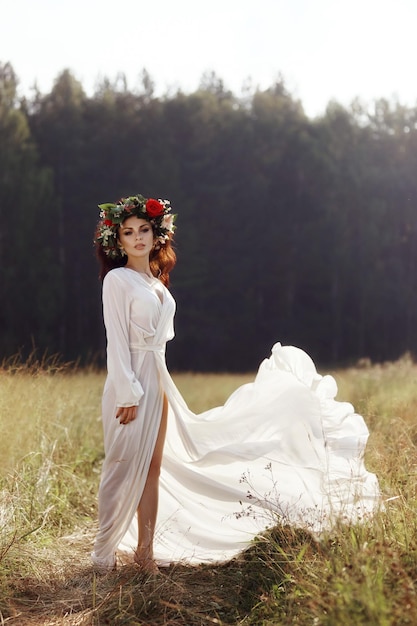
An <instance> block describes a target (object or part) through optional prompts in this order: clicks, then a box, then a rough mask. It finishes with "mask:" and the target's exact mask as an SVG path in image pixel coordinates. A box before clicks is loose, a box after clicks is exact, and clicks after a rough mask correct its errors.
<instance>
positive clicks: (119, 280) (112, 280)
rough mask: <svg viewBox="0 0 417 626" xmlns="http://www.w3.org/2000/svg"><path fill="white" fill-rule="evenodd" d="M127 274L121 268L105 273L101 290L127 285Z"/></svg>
mask: <svg viewBox="0 0 417 626" xmlns="http://www.w3.org/2000/svg"><path fill="white" fill-rule="evenodd" d="M127 282H128V281H127V272H126V271H125V269H124V268H123V267H115V268H114V269H112V270H110V271H109V272H107V274H106V275H105V277H104V280H103V288H108V287H113V286H114V287H116V286H117V287H122V286H123V285H127Z"/></svg>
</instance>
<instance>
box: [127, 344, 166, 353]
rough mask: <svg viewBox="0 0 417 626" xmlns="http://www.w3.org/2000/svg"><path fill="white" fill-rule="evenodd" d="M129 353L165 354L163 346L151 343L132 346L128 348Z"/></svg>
mask: <svg viewBox="0 0 417 626" xmlns="http://www.w3.org/2000/svg"><path fill="white" fill-rule="evenodd" d="M129 349H130V351H131V352H165V345H161V344H151V343H147V344H140V345H139V344H136V345H133V346H130V348H129Z"/></svg>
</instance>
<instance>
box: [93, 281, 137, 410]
mask: <svg viewBox="0 0 417 626" xmlns="http://www.w3.org/2000/svg"><path fill="white" fill-rule="evenodd" d="M130 302H131V300H130V297H129V293H128V291H127V289H126V286H125V285H124V284H123V281H122V280H121V279H120V277H119V276H118V275H117V274H116V273H115V272H109V273H108V274H107V275H106V277H105V279H104V281H103V317H104V324H105V327H106V335H107V372H108V375H109V378H110V379H111V381H112V382H113V385H114V388H115V390H116V404H117V406H118V407H133V406H137V405H138V404H139V401H140V399H141V397H142V396H143V393H144V392H143V389H142V386H141V384H140V382H139V381H138V380H137V378H136V376H135V373H134V371H133V369H132V362H131V355H130V349H129V325H130ZM122 413H124V412H122ZM119 414H120V412H119Z"/></svg>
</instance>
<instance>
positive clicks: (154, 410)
mask: <svg viewBox="0 0 417 626" xmlns="http://www.w3.org/2000/svg"><path fill="white" fill-rule="evenodd" d="M103 312H104V321H105V326H106V333H107V360H108V362H107V367H108V376H107V379H106V383H105V387H104V392H103V405H102V417H103V427H104V446H105V460H104V463H103V468H102V477H101V483H100V490H99V531H98V534H97V538H96V542H95V546H94V552H93V554H92V559H93V561H94V562H95V563H96V564H98V565H101V566H105V567H107V566H108V567H111V566H113V564H114V563H115V554H116V552H117V550H122V551H132V550H134V549H135V547H136V545H137V532H138V530H137V519H136V509H137V506H138V503H139V501H140V497H141V494H142V490H143V488H144V484H145V480H146V476H147V472H148V468H149V464H150V461H151V458H152V452H153V449H154V446H155V441H156V438H157V434H158V428H159V424H160V418H161V413H162V405H163V396H164V394H166V396H167V398H168V403H169V411H168V430H167V437H166V442H165V447H164V456H163V464H162V472H161V479H160V500H159V512H158V522H157V531H156V538H155V557H156V559H157V560H160V561H164V562H172V561H185V562H188V563H201V562H210V561H221V560H226V559H229V558H231V557H233V556H234V555H236V554H237V553H238V552H239V551H241V550H242V549H244V548H245V547H246V546H248V544H249V543H250V542H251V541H252V539H253V538H254V537H255V536H256V535H257V534H259V533H260V532H262V531H263V530H265V528H267V527H271V526H273V525H275V524H277V523H283V524H291V525H294V526H297V527H302V528H306V529H308V530H311V531H312V532H314V533H320V532H321V531H323V530H326V529H330V528H332V526H333V525H334V524H335V523H336V522H338V521H345V522H358V521H361V520H362V519H365V518H367V517H369V516H370V515H371V514H372V513H373V512H374V511H375V510H376V509H377V508H378V507H379V506H380V491H379V486H378V480H377V478H376V476H375V475H374V474H371V473H369V472H368V471H367V470H366V469H365V466H364V461H363V457H364V451H365V446H366V442H367V439H368V434H369V433H368V429H367V427H366V425H365V423H364V420H363V419H362V417H361V416H360V415H358V414H356V413H355V412H354V410H353V407H352V406H351V405H350V404H349V403H346V402H338V401H336V400H335V396H336V393H337V386H336V383H335V380H334V379H333V378H332V377H331V376H324V377H322V376H320V375H319V374H318V373H317V372H316V368H315V366H314V364H313V362H312V360H311V359H310V357H309V356H308V355H307V354H306V353H305V352H303V351H302V350H300V349H298V348H295V347H292V346H285V347H283V346H281V345H280V344H279V343H277V344H275V345H274V346H273V348H272V354H271V356H270V358H268V359H265V360H264V361H263V363H262V364H261V365H260V367H259V370H258V373H257V375H256V378H255V380H254V382H253V383H249V384H246V385H243V386H242V387H240V388H238V389H237V390H236V391H235V392H234V393H233V394H232V395H231V396H230V398H229V399H228V400H227V402H226V403H225V405H224V406H221V407H216V408H213V409H211V410H208V411H206V412H204V413H202V414H200V415H195V414H193V413H192V412H191V411H190V409H189V408H188V407H187V405H186V403H185V401H184V399H183V398H182V396H181V394H180V392H179V391H178V389H177V387H176V386H175V384H174V382H173V380H172V378H171V376H170V374H169V372H168V370H167V367H166V363H165V344H166V342H167V341H168V340H170V339H172V338H173V336H174V330H173V317H174V312H175V302H174V300H173V298H172V296H171V294H170V292H169V291H168V290H167V289H166V288H165V287H164V286H163V285H162V283H161V282H160V281H159V280H157V279H149V278H147V277H146V276H145V275H143V274H140V273H138V272H135V271H134V270H130V269H128V268H118V269H115V270H112V271H111V272H109V273H108V274H107V276H106V278H105V279H104V283H103ZM133 405H137V406H138V414H137V417H136V419H135V420H134V421H133V422H131V423H129V424H127V425H120V423H119V421H118V420H117V419H115V414H116V408H117V407H118V406H133Z"/></svg>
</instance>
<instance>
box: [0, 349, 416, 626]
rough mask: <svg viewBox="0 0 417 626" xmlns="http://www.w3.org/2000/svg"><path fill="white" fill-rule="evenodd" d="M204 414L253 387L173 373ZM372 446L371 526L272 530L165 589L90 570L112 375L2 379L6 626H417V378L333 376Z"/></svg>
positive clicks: (405, 370) (132, 576) (131, 575)
mask: <svg viewBox="0 0 417 626" xmlns="http://www.w3.org/2000/svg"><path fill="white" fill-rule="evenodd" d="M175 378H176V382H177V384H178V386H179V388H180V389H181V390H182V392H183V393H184V395H185V397H186V399H187V400H188V401H189V403H190V406H191V407H192V408H193V409H194V410H195V411H197V412H199V411H201V410H204V409H205V408H208V406H213V405H217V404H221V403H223V401H224V399H225V398H226V397H227V396H228V395H229V393H230V392H231V391H233V390H234V389H235V388H236V386H237V385H238V384H241V383H244V382H247V380H249V379H250V377H247V376H245V377H239V376H233V375H230V376H229V375H224V376H218V375H211V376H206V375H195V374H182V375H177V376H176V377H175ZM336 378H337V380H338V383H339V387H340V394H339V396H340V397H341V398H342V399H349V400H351V401H353V403H354V404H355V406H356V408H357V409H358V411H359V412H361V413H362V414H363V415H364V416H365V418H366V420H367V422H368V424H369V426H370V428H371V432H372V435H371V437H370V441H369V447H368V452H367V465H368V467H369V469H371V470H373V471H376V473H377V474H378V476H379V477H380V480H381V485H382V487H383V489H384V493H385V494H386V497H387V498H393V499H392V500H390V501H389V502H388V503H387V507H386V511H385V512H383V513H381V514H380V515H378V516H377V518H376V519H375V520H374V522H373V523H372V524H369V525H366V524H365V525H363V526H359V527H343V528H340V529H338V531H337V532H335V533H334V534H333V535H332V536H329V537H327V538H325V539H323V541H321V542H320V543H317V542H316V541H315V540H314V539H313V538H312V537H311V536H309V535H308V534H306V533H303V532H300V531H294V530H292V529H290V528H281V527H276V528H275V529H274V530H273V531H272V532H271V533H270V535H268V536H265V537H263V538H260V539H259V540H258V541H257V542H255V543H254V544H253V546H251V547H250V548H249V549H248V550H247V551H246V552H245V553H243V554H242V555H240V556H239V558H237V559H235V560H233V561H231V562H229V563H225V564H221V565H218V566H207V565H204V566H198V567H184V566H178V565H177V566H172V567H170V568H168V569H167V570H166V571H164V573H163V574H162V575H161V576H160V577H158V578H156V579H155V578H149V577H148V578H147V577H144V576H143V575H140V574H139V572H138V571H137V569H136V568H135V567H134V566H129V565H126V566H124V567H122V568H120V569H119V570H117V571H116V572H113V573H110V574H108V575H106V576H98V575H97V574H96V573H95V572H94V571H93V570H92V568H91V565H90V562H89V552H90V550H91V545H92V541H93V537H94V532H95V523H96V522H95V520H96V493H97V486H98V480H99V471H100V464H101V460H102V435H101V425H100V422H99V412H100V397H101V390H102V384H103V374H102V373H98V372H94V371H85V370H83V371H78V370H77V369H71V368H64V369H62V368H60V367H58V366H57V365H56V364H54V365H53V366H50V365H49V366H47V367H45V364H42V367H38V364H31V365H30V366H27V365H26V366H19V365H18V364H14V366H13V367H12V368H8V369H7V368H3V369H1V370H0V411H1V416H2V420H1V429H2V437H1V438H0V466H1V468H2V476H3V478H2V481H1V491H0V529H1V530H0V532H1V535H0V557H1V558H0V623H1V624H13V625H25V624H39V625H45V626H52V625H55V624H68V625H73V626H75V625H80V626H84V625H96V626H99V625H104V624H115V625H122V624H130V625H141V626H145V625H146V626H160V625H162V624H167V625H172V626H174V625H180V624H183V625H185V626H197V625H201V626H203V625H204V626H205V625H210V624H218V625H223V626H226V625H231V624H234V625H241V626H272V625H277V624H302V625H316V624H319V625H324V626H339V625H341V624H355V625H357V624H359V625H361V624H363V625H374V624H375V625H377V624H378V625H381V626H385V625H387V626H388V625H397V624H410V625H413V624H415V623H417V594H416V589H415V584H416V581H417V532H416V530H417V521H416V476H417V471H416V467H417V455H416V444H417V422H416V420H415V418H414V416H415V415H416V412H417V367H416V366H415V365H414V364H413V363H412V362H411V360H410V359H409V358H407V357H405V358H404V359H402V360H401V361H399V362H397V363H393V364H386V365H384V366H373V367H372V366H370V367H367V368H352V369H349V370H343V371H340V372H338V373H337V376H336Z"/></svg>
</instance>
